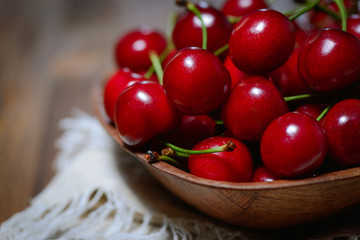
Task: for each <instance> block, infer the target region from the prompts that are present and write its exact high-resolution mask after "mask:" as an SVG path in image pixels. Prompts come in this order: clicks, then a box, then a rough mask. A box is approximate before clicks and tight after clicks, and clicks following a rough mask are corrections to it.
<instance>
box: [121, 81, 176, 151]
mask: <svg viewBox="0 0 360 240" xmlns="http://www.w3.org/2000/svg"><path fill="white" fill-rule="evenodd" d="M179 121H180V115H179V113H178V112H177V111H176V109H175V107H174V106H173V105H172V103H171V102H170V101H169V99H168V98H167V96H166V94H165V91H164V88H163V87H162V86H161V85H160V84H158V83H154V82H142V83H135V84H133V85H132V86H130V87H128V88H127V89H126V90H124V91H123V92H122V93H121V94H120V96H119V98H118V101H117V103H116V108H115V125H116V128H117V130H118V132H119V135H120V138H121V139H122V140H123V141H124V142H125V143H126V144H127V145H129V146H141V145H143V144H145V143H147V142H148V141H150V140H151V139H152V138H154V137H155V136H157V135H160V134H163V133H166V132H169V131H170V130H172V129H174V128H175V127H176V126H177V125H178V123H179Z"/></svg>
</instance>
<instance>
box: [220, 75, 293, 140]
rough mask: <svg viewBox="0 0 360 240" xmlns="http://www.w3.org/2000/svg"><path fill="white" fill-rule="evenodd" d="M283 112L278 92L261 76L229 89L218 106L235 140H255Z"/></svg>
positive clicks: (286, 108) (282, 102) (282, 98)
mask: <svg viewBox="0 0 360 240" xmlns="http://www.w3.org/2000/svg"><path fill="white" fill-rule="evenodd" d="M286 112H288V107H287V105H286V103H285V100H284V97H283V96H282V95H281V93H280V92H279V90H278V89H277V88H276V87H275V86H274V85H273V84H272V83H271V82H270V81H268V80H267V79H266V78H265V77H260V76H253V77H250V78H248V79H247V80H246V81H244V82H241V83H239V84H238V85H236V86H235V87H234V88H233V90H232V92H231V94H230V96H229V98H228V99H227V101H226V102H225V103H224V105H223V107H222V119H223V121H224V125H225V127H226V128H227V129H228V130H229V131H230V132H231V134H232V135H233V136H234V137H235V138H237V139H240V140H246V141H256V140H259V139H260V138H261V135H262V134H263V132H264V130H265V129H266V127H267V126H268V125H269V124H270V122H271V121H273V120H274V119H275V118H277V117H279V116H280V115H282V114H284V113H286Z"/></svg>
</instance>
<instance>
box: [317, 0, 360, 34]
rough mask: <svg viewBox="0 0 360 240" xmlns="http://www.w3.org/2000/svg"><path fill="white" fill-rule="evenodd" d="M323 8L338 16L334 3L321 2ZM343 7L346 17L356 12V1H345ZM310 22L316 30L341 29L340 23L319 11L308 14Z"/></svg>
mask: <svg viewBox="0 0 360 240" xmlns="http://www.w3.org/2000/svg"><path fill="white" fill-rule="evenodd" d="M321 2H322V3H321V4H323V5H325V7H327V8H328V9H329V10H330V11H334V12H335V13H337V14H339V15H340V10H339V7H338V6H337V4H336V3H335V2H334V1H321ZM344 6H345V9H346V12H347V14H348V15H350V14H352V13H355V12H357V10H356V1H354V0H345V1H344ZM310 22H311V23H312V24H313V25H315V26H316V27H317V28H337V29H341V26H340V22H339V21H337V20H336V19H334V18H333V17H331V16H330V15H328V14H327V13H325V12H323V11H319V10H315V11H312V12H311V14H310Z"/></svg>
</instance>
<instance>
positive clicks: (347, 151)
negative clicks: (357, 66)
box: [323, 99, 360, 167]
mask: <svg viewBox="0 0 360 240" xmlns="http://www.w3.org/2000/svg"><path fill="white" fill-rule="evenodd" d="M323 127H324V129H325V132H326V135H327V138H328V140H329V157H330V159H331V160H332V161H333V162H335V163H337V164H338V165H340V166H344V167H351V166H359V165H360V100H359V99H346V100H343V101H341V102H339V103H337V104H335V105H334V106H333V107H332V108H331V109H330V110H329V112H328V113H327V114H326V115H325V118H324V122H323Z"/></svg>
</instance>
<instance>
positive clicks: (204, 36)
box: [176, 0, 207, 50]
mask: <svg viewBox="0 0 360 240" xmlns="http://www.w3.org/2000/svg"><path fill="white" fill-rule="evenodd" d="M176 4H178V5H180V6H183V5H185V6H186V8H187V9H188V10H189V11H190V12H192V13H194V14H195V15H196V16H197V17H198V18H199V19H200V22H201V29H202V48H203V49H205V50H206V49H207V30H206V25H205V22H204V20H203V18H202V15H201V12H200V11H199V9H198V8H197V7H196V6H195V4H193V3H192V2H190V1H184V0H177V1H176Z"/></svg>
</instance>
